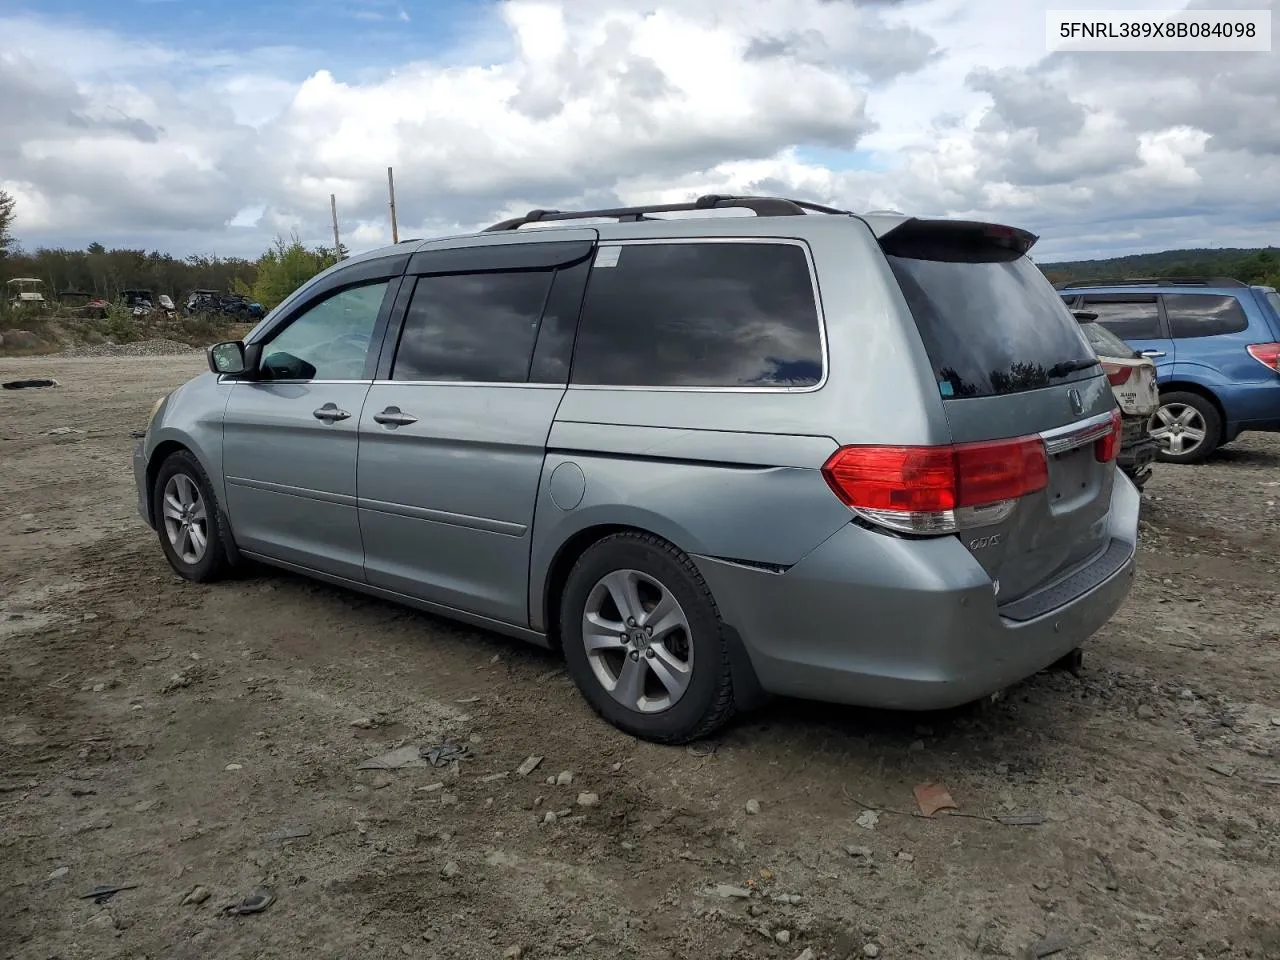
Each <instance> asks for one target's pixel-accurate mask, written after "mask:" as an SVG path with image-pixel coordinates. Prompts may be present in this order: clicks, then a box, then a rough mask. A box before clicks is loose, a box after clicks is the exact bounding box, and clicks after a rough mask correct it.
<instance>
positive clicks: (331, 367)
mask: <svg viewBox="0 0 1280 960" xmlns="http://www.w3.org/2000/svg"><path fill="white" fill-rule="evenodd" d="M389 284H390V281H389V280H381V281H379V282H377V283H369V284H364V285H363V286H359V287H348V288H347V289H345V290H340V291H339V292H338V293H335V294H333V296H331V297H327V298H326V299H324V300H321V301H320V302H319V303H317V304H314V305H313V306H311V307H309V308H308V309H307V310H306V311H304V312H303V313H302V314H301V315H299V316H298V317H297V318H295V319H294V320H293V322H292V323H290V324H289V325H288V326H287V327H285V328H284V330H282V331H281V332H280V333H279V334H277V335H276V336H275V337H273V338H272V339H271V340H270V341H268V343H267V345H266V346H265V347H264V348H263V351H262V363H261V369H262V373H263V375H264V377H265V378H266V379H268V380H362V379H364V376H365V361H366V360H367V359H368V356H369V344H370V341H371V339H372V337H373V328H374V324H375V323H376V322H377V320H378V311H379V310H381V309H382V300H383V297H384V296H385V295H386V292H387V286H388V285H389Z"/></svg>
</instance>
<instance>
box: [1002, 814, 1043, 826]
mask: <svg viewBox="0 0 1280 960" xmlns="http://www.w3.org/2000/svg"><path fill="white" fill-rule="evenodd" d="M1047 820H1048V818H1047V817H1046V816H1045V815H1044V814H1043V813H1011V814H1008V815H1007V816H1003V817H996V821H997V822H998V823H1003V824H1004V825H1005V826H1006V827H1038V826H1040V825H1041V824H1042V823H1045V822H1046V821H1047Z"/></svg>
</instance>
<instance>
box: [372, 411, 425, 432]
mask: <svg viewBox="0 0 1280 960" xmlns="http://www.w3.org/2000/svg"><path fill="white" fill-rule="evenodd" d="M373 422H374V423H381V424H383V425H384V426H388V427H407V426H408V425H409V424H411V423H417V422H418V418H417V417H412V416H410V415H409V414H407V413H405V412H404V411H403V410H401V409H400V408H399V407H387V409H385V410H383V411H382V412H381V413H375V414H374V415H373Z"/></svg>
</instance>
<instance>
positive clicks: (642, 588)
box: [560, 533, 734, 743]
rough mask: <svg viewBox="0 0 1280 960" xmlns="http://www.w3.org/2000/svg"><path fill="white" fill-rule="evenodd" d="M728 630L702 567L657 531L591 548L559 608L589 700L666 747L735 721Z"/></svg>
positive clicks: (573, 668) (568, 656)
mask: <svg viewBox="0 0 1280 960" xmlns="http://www.w3.org/2000/svg"><path fill="white" fill-rule="evenodd" d="M724 631H725V627H724V624H723V623H722V622H721V620H720V613H719V610H718V609H717V608H716V604H715V600H714V599H713V598H712V596H711V591H710V590H709V589H708V588H707V585H706V582H705V581H704V580H703V579H702V576H701V574H699V573H698V569H697V567H695V566H694V565H693V562H692V561H691V560H690V559H689V558H688V557H687V556H686V555H685V554H684V553H682V552H681V551H680V550H678V549H677V548H676V547H674V546H672V545H671V544H670V543H667V542H666V541H665V540H662V539H661V538H659V537H655V536H652V535H649V534H641V533H619V534H614V535H612V536H609V537H606V538H604V539H603V540H601V541H599V542H598V543H596V544H594V545H593V546H591V547H590V548H589V549H588V550H587V551H586V552H585V553H584V554H583V555H582V556H581V557H580V558H579V559H578V562H577V563H576V564H575V565H574V567H573V570H572V571H571V572H570V573H569V578H568V580H567V581H566V583H565V587H564V593H563V595H562V599H561V604H560V637H561V641H562V645H563V648H564V655H565V661H566V663H567V665H568V667H569V673H570V674H571V675H572V677H573V679H574V682H575V683H576V684H577V685H578V689H579V690H580V691H582V695H583V696H584V697H586V699H587V702H588V703H590V704H591V706H592V707H593V708H594V709H595V711H596V712H597V713H598V714H600V715H601V716H602V717H603V718H604V719H606V720H608V721H609V722H610V723H612V724H613V725H614V726H616V727H618V728H619V729H621V730H624V731H625V732H627V733H629V734H632V735H633V736H636V737H640V738H642V739H644V740H652V741H655V742H658V743H687V742H688V741H690V740H696V739H698V738H700V737H704V736H707V735H708V734H710V733H712V732H713V731H714V730H716V729H717V728H719V727H720V726H722V725H723V724H725V723H726V722H727V721H728V720H729V719H730V717H732V716H733V712H734V699H733V678H732V675H731V673H730V665H729V646H728V643H727V641H726V638H725V634H724Z"/></svg>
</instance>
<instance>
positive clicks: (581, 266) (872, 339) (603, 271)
mask: <svg viewBox="0 0 1280 960" xmlns="http://www.w3.org/2000/svg"><path fill="white" fill-rule="evenodd" d="M729 208H737V210H736V212H737V213H739V214H741V213H743V212H749V213H753V214H754V216H743V215H734V216H727V215H717V212H718V211H726V210H729ZM685 211H698V215H696V216H692V217H691V216H681V214H682V213H684V212H685ZM1035 239H1036V238H1035V237H1034V236H1033V235H1031V234H1029V233H1027V232H1026V231H1024V230H1021V229H1017V228H1012V227H1006V226H1001V225H997V224H989V223H979V222H970V221H954V220H939V219H921V218H914V217H909V216H903V215H898V214H868V215H862V216H859V215H855V214H852V213H849V212H847V211H840V210H834V209H831V208H828V207H819V206H816V205H813V204H807V203H803V202H799V201H791V200H784V199H778V198H769V197H703V198H701V199H700V200H697V201H695V202H691V203H687V204H670V205H664V206H649V207H632V208H624V209H612V210H591V211H578V212H557V211H533V212H531V213H530V214H529V215H528V216H525V217H520V218H517V219H515V220H510V221H506V222H503V223H500V224H495V225H494V226H493V227H490V228H488V229H487V230H485V231H482V232H480V233H478V234H475V235H469V236H461V237H452V238H448V239H441V240H429V241H418V240H414V241H406V242H403V243H400V244H397V245H395V246H392V247H388V248H384V249H381V250H377V251H374V252H372V253H367V254H364V255H361V256H357V257H352V258H350V259H347V260H343V261H342V262H340V263H339V264H338V265H336V266H334V267H332V268H330V269H329V270H327V271H325V272H324V273H322V274H320V275H319V276H317V277H315V278H314V279H313V280H311V281H309V282H308V283H306V284H305V285H304V286H302V287H301V288H300V289H299V290H297V291H296V292H295V293H294V294H293V295H292V296H290V298H289V299H288V300H286V301H285V302H284V303H282V304H281V305H280V306H279V307H277V308H276V309H275V310H273V311H271V313H270V314H269V315H267V316H266V317H265V318H264V319H263V321H262V322H261V323H260V324H259V325H258V326H257V327H256V328H255V329H254V330H253V331H252V332H251V333H250V334H249V335H248V336H247V337H246V338H245V339H244V341H243V342H230V343H221V344H217V345H215V346H213V347H211V348H209V363H210V368H211V369H210V372H208V373H206V374H203V375H201V376H199V377H197V378H195V379H194V380H192V381H190V382H189V383H186V384H185V385H183V386H181V387H179V388H178V389H177V390H175V391H174V392H173V393H171V394H169V395H168V396H167V397H165V398H164V399H163V400H161V401H159V402H158V403H157V405H156V408H155V410H154V411H153V415H152V417H151V421H150V424H149V426H148V428H147V431H146V435H145V439H143V440H142V441H141V442H140V443H139V445H138V448H137V451H136V453H135V455H134V465H135V472H136V476H137V486H138V495H139V509H140V511H141V513H142V516H143V517H144V518H145V519H146V520H147V522H148V523H149V524H150V525H151V526H153V527H154V528H155V529H156V530H157V531H158V534H159V541H160V546H161V548H162V549H163V551H164V553H165V555H166V557H167V558H168V561H169V563H170V564H172V566H173V568H174V569H175V570H176V571H177V572H178V573H179V574H181V575H182V576H183V577H186V578H188V579H190V580H194V581H201V582H203V581H208V580H213V579H215V578H217V577H218V576H220V575H222V574H223V573H225V572H226V570H227V569H228V567H229V566H231V565H233V564H235V563H237V562H239V561H241V560H242V559H252V560H256V561H260V562H262V563H266V564H271V565H274V566H277V567H280V568H284V569H287V570H292V571H297V572H299V573H303V574H307V575H310V576H312V577H316V578H318V579H321V580H324V581H327V582H329V583H332V584H337V585H340V586H343V587H349V588H352V589H356V590H362V591H365V592H368V593H370V594H374V595H377V596H380V597H384V598H387V599H390V600H394V601H399V602H403V603H406V604H410V605H413V606H416V607H418V608H420V609H423V610H427V611H430V612H433V613H436V614H441V615H444V616H447V617H452V618H455V619H457V620H460V621H464V622H466V623H469V624H473V625H475V626H478V627H483V628H486V629H490V630H495V631H499V632H501V633H505V634H509V635H511V636H515V637H520V638H523V639H526V640H529V641H531V642H533V643H536V644H541V645H544V646H547V647H551V648H554V649H556V650H558V651H560V652H561V653H562V654H563V656H564V658H565V660H566V662H567V665H568V669H569V671H570V672H571V674H572V676H573V678H574V680H575V681H576V683H577V685H578V687H579V688H580V690H581V692H582V694H583V696H584V697H585V698H586V699H587V701H588V702H589V703H590V704H591V706H592V707H593V708H594V709H595V710H596V711H598V712H599V713H600V714H601V715H602V716H604V717H605V718H606V719H607V720H609V721H610V722H612V723H613V724H615V725H617V726H618V727H620V728H621V729H623V730H625V731H628V732H630V733H631V734H634V735H636V736H639V737H643V738H647V739H651V740H655V741H661V742H683V741H687V740H690V739H694V738H698V737H701V736H704V735H706V734H708V733H710V732H711V731H713V730H715V729H716V728H717V727H719V726H720V725H721V724H723V723H724V722H725V721H726V720H728V719H729V717H730V716H731V715H732V714H733V713H734V712H735V711H736V710H740V709H744V708H748V707H750V706H752V705H754V704H755V703H757V702H758V701H759V700H760V699H761V697H762V696H764V695H766V694H777V695H785V696H793V697H803V698H810V699H815V700H824V701H831V702H839V703H847V704H861V705H869V706H876V707H887V708H898V709H906V710H919V709H933V708H943V707H949V706H954V705H960V704H963V703H966V702H969V701H972V700H975V699H978V698H981V697H983V696H985V695H987V694H991V693H993V692H996V691H998V690H1000V689H1002V688H1004V687H1007V686H1008V685H1010V684H1013V683H1015V682H1017V681H1019V680H1021V679H1023V678H1025V677H1027V676H1029V675H1030V674H1032V673H1035V672H1036V671H1038V670H1040V669H1042V668H1044V667H1046V666H1048V665H1051V664H1053V663H1054V662H1056V661H1058V660H1060V659H1063V658H1067V657H1071V656H1073V655H1074V654H1075V652H1076V651H1077V650H1078V648H1079V647H1080V645H1081V644H1082V643H1083V642H1084V641H1085V640H1086V639H1087V638H1088V637H1089V636H1090V635H1091V634H1093V633H1094V632H1095V631H1097V630H1098V628H1099V627H1101V626H1102V625H1103V624H1104V623H1105V622H1106V621H1107V620H1108V618H1109V617H1111V615H1112V614H1113V613H1114V612H1115V610H1116V608H1117V607H1118V606H1119V605H1120V604H1121V602H1122V601H1123V600H1124V598H1125V596H1126V594H1127V593H1128V591H1129V588H1130V584H1131V581H1132V574H1133V565H1134V552H1135V545H1136V541H1137V527H1138V494H1137V492H1136V490H1135V489H1134V487H1133V485H1132V484H1131V483H1130V482H1129V481H1128V480H1127V479H1126V478H1124V477H1123V476H1122V475H1121V474H1119V473H1118V471H1117V470H1116V455H1117V449H1118V446H1119V443H1120V433H1119V419H1120V417H1119V411H1118V410H1117V408H1116V402H1115V399H1114V397H1113V394H1112V391H1111V387H1110V384H1109V383H1108V380H1107V377H1106V376H1105V374H1104V372H1103V369H1102V367H1101V366H1100V365H1099V363H1098V360H1097V357H1096V356H1095V354H1094V352H1093V350H1092V349H1091V347H1090V345H1089V343H1088V342H1087V340H1086V339H1085V337H1084V336H1083V334H1082V333H1081V331H1080V329H1079V325H1078V323H1077V322H1076V321H1075V319H1074V318H1073V317H1072V315H1071V314H1070V312H1069V311H1068V309H1067V307H1066V306H1065V305H1064V304H1063V302H1062V301H1061V299H1060V298H1059V297H1058V295H1057V293H1056V292H1055V291H1054V289H1053V288H1052V286H1051V285H1050V284H1049V282H1048V281H1047V280H1046V279H1045V278H1044V277H1043V276H1042V275H1041V273H1040V271H1039V270H1038V269H1037V268H1036V266H1035V265H1034V264H1033V263H1032V262H1031V261H1030V260H1029V259H1028V257H1027V251H1028V250H1029V249H1030V247H1031V245H1032V244H1033V243H1034V241H1035Z"/></svg>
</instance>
